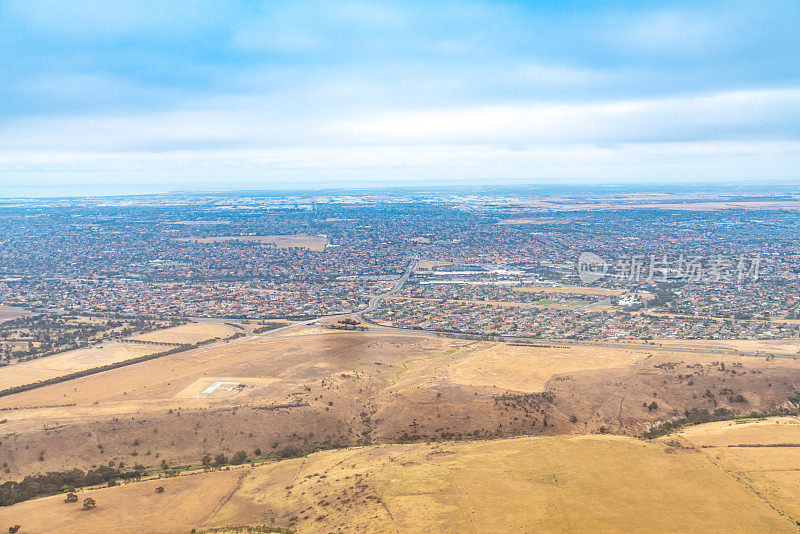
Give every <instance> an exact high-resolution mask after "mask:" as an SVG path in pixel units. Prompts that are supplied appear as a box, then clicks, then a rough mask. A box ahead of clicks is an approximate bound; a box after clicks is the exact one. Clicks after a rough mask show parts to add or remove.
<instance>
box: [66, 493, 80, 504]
mask: <svg viewBox="0 0 800 534" xmlns="http://www.w3.org/2000/svg"><path fill="white" fill-rule="evenodd" d="M64 502H78V496H77V495H75V494H74V493H67V498H66V499H64Z"/></svg>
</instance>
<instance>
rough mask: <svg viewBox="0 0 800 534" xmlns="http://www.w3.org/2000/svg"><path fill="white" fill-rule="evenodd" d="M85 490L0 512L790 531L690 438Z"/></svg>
mask: <svg viewBox="0 0 800 534" xmlns="http://www.w3.org/2000/svg"><path fill="white" fill-rule="evenodd" d="M158 486H163V487H164V490H165V491H164V492H163V493H156V492H155V488H156V487H158ZM86 496H92V497H93V498H94V499H95V500H96V502H97V508H96V509H94V510H90V511H82V510H80V506H79V504H67V503H64V502H63V501H64V499H63V496H53V497H47V498H43V499H37V500H33V501H28V502H24V503H20V504H16V505H14V506H11V507H8V508H2V509H0V524H3V523H7V524H20V525H22V529H21V530H20V532H22V533H37V532H39V533H44V532H54V531H55V532H68V531H70V532H77V531H80V532H87V533H89V532H108V531H109V530H114V531H115V532H142V531H147V532H188V531H189V530H190V529H192V528H196V529H198V530H199V531H202V530H204V529H211V528H213V527H223V526H226V525H271V526H275V527H288V528H291V529H292V530H294V531H296V532H431V531H437V532H598V531H616V532H795V531H796V527H795V525H794V524H793V523H792V521H791V520H790V519H789V518H787V517H785V516H781V515H780V513H778V512H777V511H776V510H775V509H773V507H772V506H771V504H770V503H769V502H764V500H762V499H761V498H760V497H759V496H758V495H757V494H756V493H754V492H753V491H752V490H751V489H749V488H748V487H747V486H746V485H743V484H742V483H741V482H739V481H738V480H736V478H735V477H733V476H731V475H730V474H729V473H727V472H726V471H725V470H724V469H722V468H720V467H719V466H717V465H715V463H714V462H712V461H711V460H710V459H709V458H708V457H707V456H706V455H705V454H704V453H703V452H700V451H699V450H698V449H695V448H691V447H677V448H676V447H673V446H670V445H668V444H665V443H660V442H650V443H645V442H641V441H638V440H635V439H631V438H624V437H614V436H558V437H545V438H535V437H530V438H518V439H507V440H493V441H477V442H459V443H453V442H442V443H432V444H424V443H418V444H409V445H384V446H369V447H359V448H354V449H346V450H337V451H327V452H321V453H316V454H312V455H311V456H308V457H307V458H298V459H294V460H287V461H282V462H278V463H272V464H266V465H264V466H260V467H256V468H250V467H245V468H239V469H232V470H230V471H216V472H212V473H209V474H196V475H185V476H181V477H177V478H171V479H162V480H155V481H149V482H142V483H131V484H128V485H124V486H121V487H115V488H105V489H97V490H91V491H82V492H80V493H79V497H80V499H79V500H81V501H82V500H83V498H85V497H86Z"/></svg>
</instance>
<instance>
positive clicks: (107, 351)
mask: <svg viewBox="0 0 800 534" xmlns="http://www.w3.org/2000/svg"><path fill="white" fill-rule="evenodd" d="M160 350H163V348H160V347H156V346H153V345H150V344H144V343H142V344H139V343H121V342H118V341H109V342H107V343H103V344H102V345H96V346H93V347H86V348H83V349H75V350H70V351H67V352H62V353H60V354H55V355H53V356H45V357H42V358H37V359H35V360H30V361H27V362H22V363H18V364H14V365H9V366H6V367H0V389H6V388H10V387H13V386H18V385H22V384H30V383H33V382H37V381H39V380H46V379H48V378H54V377H57V376H63V375H66V374H69V373H74V372H76V371H83V370H85V369H91V368H92V367H99V366H101V365H108V364H110V363H116V362H121V361H124V360H130V359H131V358H136V357H138V356H144V355H145V354H153V353H155V352H159V351H160Z"/></svg>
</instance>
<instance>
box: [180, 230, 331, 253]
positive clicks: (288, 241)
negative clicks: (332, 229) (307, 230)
mask: <svg viewBox="0 0 800 534" xmlns="http://www.w3.org/2000/svg"><path fill="white" fill-rule="evenodd" d="M179 240H180V241H192V242H197V243H223V242H226V241H243V242H249V243H270V244H273V245H275V246H277V247H278V248H290V247H300V248H306V249H308V250H314V251H317V252H319V251H322V250H325V245H327V244H328V238H326V237H323V236H318V235H300V234H298V235H244V236H219V237H182V238H179Z"/></svg>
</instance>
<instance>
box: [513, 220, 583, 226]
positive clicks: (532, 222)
mask: <svg viewBox="0 0 800 534" xmlns="http://www.w3.org/2000/svg"><path fill="white" fill-rule="evenodd" d="M568 222H570V221H568V220H566V219H531V218H520V219H503V220H502V221H500V222H499V223H497V224H503V225H507V226H509V225H511V226H513V225H517V224H566V223H568Z"/></svg>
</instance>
